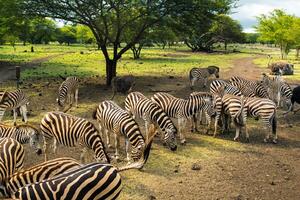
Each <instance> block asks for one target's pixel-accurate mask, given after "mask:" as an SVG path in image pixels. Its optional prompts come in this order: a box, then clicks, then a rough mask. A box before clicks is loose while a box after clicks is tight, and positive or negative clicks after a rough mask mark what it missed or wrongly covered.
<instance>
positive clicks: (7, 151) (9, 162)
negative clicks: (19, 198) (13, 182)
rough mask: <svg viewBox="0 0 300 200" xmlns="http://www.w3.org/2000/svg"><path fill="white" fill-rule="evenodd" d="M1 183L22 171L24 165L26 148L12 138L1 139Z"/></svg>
mask: <svg viewBox="0 0 300 200" xmlns="http://www.w3.org/2000/svg"><path fill="white" fill-rule="evenodd" d="M0 152H1V154H0V182H3V181H4V180H5V179H6V178H8V177H9V176H11V175H12V174H13V173H15V172H17V171H19V170H21V169H22V168H23V164H24V148H23V146H22V145H21V144H20V143H19V142H18V141H16V140H14V139H12V138H0Z"/></svg>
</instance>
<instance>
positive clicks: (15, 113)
mask: <svg viewBox="0 0 300 200" xmlns="http://www.w3.org/2000/svg"><path fill="white" fill-rule="evenodd" d="M13 111H14V126H16V125H17V115H18V113H17V110H16V108H15V109H13Z"/></svg>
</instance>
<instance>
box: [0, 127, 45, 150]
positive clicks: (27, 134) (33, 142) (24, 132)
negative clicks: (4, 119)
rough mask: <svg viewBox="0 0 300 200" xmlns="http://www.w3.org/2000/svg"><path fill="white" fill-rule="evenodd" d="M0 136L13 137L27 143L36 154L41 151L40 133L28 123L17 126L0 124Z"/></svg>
mask: <svg viewBox="0 0 300 200" xmlns="http://www.w3.org/2000/svg"><path fill="white" fill-rule="evenodd" d="M0 138H13V139H15V140H17V141H18V142H20V143H21V144H27V143H29V144H30V146H31V147H32V148H33V149H34V150H35V152H36V153H37V154H38V155H40V154H41V153H42V149H41V147H40V133H39V131H38V130H37V129H36V128H35V127H34V126H30V125H28V124H25V125H19V126H7V125H4V124H0Z"/></svg>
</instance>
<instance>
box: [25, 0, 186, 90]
mask: <svg viewBox="0 0 300 200" xmlns="http://www.w3.org/2000/svg"><path fill="white" fill-rule="evenodd" d="M184 2H185V1H183V0H179V1H169V0H158V1H134V0H128V1H124V0H111V1H103V0H81V1H77V0H24V4H23V5H24V9H25V11H26V13H28V14H35V15H39V16H44V17H52V18H58V19H63V20H66V21H70V22H73V23H78V24H82V25H86V26H88V27H89V28H90V29H91V31H92V32H93V34H94V36H95V38H96V41H97V44H98V46H99V47H100V49H101V51H102V53H103V55H104V57H105V60H106V77H107V81H106V83H107V85H110V84H111V80H112V78H113V77H115V76H116V68H117V61H118V60H119V59H120V58H121V57H122V55H123V54H124V53H125V52H126V51H127V50H129V49H130V48H131V47H132V46H133V45H134V44H136V43H137V42H138V41H139V40H140V38H141V37H142V35H143V33H144V32H145V31H146V30H147V29H149V28H150V27H152V26H153V25H155V24H156V23H158V22H159V21H160V20H161V19H162V18H163V17H164V16H165V15H167V14H171V12H173V11H174V10H177V9H178V8H179V7H180V6H179V5H180V4H183V3H184ZM178 6H179V7H178ZM128 31H131V32H133V33H134V34H132V37H131V39H130V40H129V42H128V43H127V44H126V45H125V46H124V47H122V48H120V42H121V41H122V40H123V37H124V34H125V33H126V32H128ZM108 45H112V48H113V50H112V52H110V51H109V50H108ZM111 53H112V55H110V54H111Z"/></svg>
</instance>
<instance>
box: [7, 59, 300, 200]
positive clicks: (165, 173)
mask: <svg viewBox="0 0 300 200" xmlns="http://www.w3.org/2000/svg"><path fill="white" fill-rule="evenodd" d="M252 60H253V57H249V58H241V59H238V60H236V61H235V62H234V63H233V68H232V69H230V70H228V71H224V72H223V71H221V73H220V74H221V78H228V77H230V76H232V75H239V76H243V77H246V78H249V79H257V78H259V77H260V74H261V73H262V71H261V70H260V69H259V68H257V67H256V66H255V65H254V64H253V63H252ZM60 82H61V80H59V79H55V80H54V79H52V80H39V81H33V82H31V83H28V82H27V83H24V85H23V86H22V87H23V89H24V90H26V91H27V92H28V93H29V94H30V96H31V99H32V101H31V104H30V109H31V116H30V118H29V119H30V120H31V121H32V122H33V123H35V124H38V122H39V120H40V119H41V117H42V116H43V114H44V113H45V112H46V111H48V110H54V109H55V98H56V90H57V88H58V86H59V83H60ZM48 83H51V84H50V85H48ZM135 90H136V91H141V92H143V93H145V94H146V95H147V96H151V95H152V94H153V91H160V90H163V91H170V92H171V93H172V94H174V95H175V96H179V97H186V96H188V94H189V93H190V89H189V87H188V80H187V77H185V76H184V77H174V78H173V77H137V87H136V88H135ZM79 95H80V106H79V108H78V109H74V110H71V111H70V113H71V114H75V113H76V115H78V116H81V117H86V118H89V119H91V115H92V111H93V109H94V108H95V106H96V105H97V104H98V103H99V102H100V101H102V100H104V99H109V98H110V97H111V91H110V90H108V89H107V88H106V87H105V86H104V79H103V78H99V77H91V78H89V79H85V80H83V81H82V83H81V87H80V93H79ZM124 98H125V96H122V95H119V96H117V97H116V101H117V102H118V103H119V104H120V105H122V102H123V101H124ZM41 102H43V103H41ZM278 118H279V123H278V135H279V142H278V144H276V145H275V144H269V143H268V144H265V143H263V138H264V133H265V132H266V130H263V126H262V124H261V123H259V122H256V121H255V122H254V121H253V122H252V121H251V122H250V128H249V133H250V143H245V140H244V138H243V137H242V138H241V141H240V142H233V141H232V140H233V131H234V130H232V131H231V133H230V134H229V135H219V136H217V138H212V137H211V136H207V135H203V134H195V133H189V131H187V132H188V133H187V142H188V143H187V145H186V146H179V148H178V151H177V152H175V153H170V151H169V150H167V149H166V150H164V147H162V145H161V144H160V141H158V139H157V138H156V139H155V144H154V146H153V149H152V150H151V153H150V158H149V162H148V163H147V165H146V166H145V169H144V170H143V171H136V170H134V171H130V172H125V173H124V174H122V175H123V186H124V191H123V193H122V194H121V196H120V199H152V200H153V199H174V200H175V199H184V200H192V199H193V200H194V199H195V200H196V199H235V200H243V199H264V200H269V199H270V200H279V199H282V200H286V199H295V200H296V199H300V192H299V191H300V190H299V189H300V131H299V128H300V124H299V120H300V114H299V113H298V114H296V115H292V114H291V115H290V116H288V119H289V121H290V123H291V124H292V125H293V126H292V127H289V126H288V125H287V123H286V120H285V119H283V117H282V111H280V112H279V114H278ZM6 119H11V117H8V116H6ZM121 144H122V143H121ZM207 144H211V146H209V145H208V146H207ZM79 153H80V151H79V148H64V147H59V148H58V155H53V154H51V155H50V158H55V157H62V156H71V157H74V158H77V159H79ZM109 153H110V154H111V155H112V154H113V150H111V149H110V150H109ZM26 154H27V155H26V160H25V165H26V167H28V166H32V165H33V164H35V163H39V162H42V161H43V157H38V156H37V155H35V154H34V152H32V150H31V149H30V148H29V147H26ZM170 155H171V156H170ZM194 163H196V164H198V165H199V166H200V170H192V169H191V167H192V165H193V164H194ZM159 167H161V169H160V168H159ZM158 168H159V169H158ZM140 177H142V178H140ZM140 179H141V180H140Z"/></svg>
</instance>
